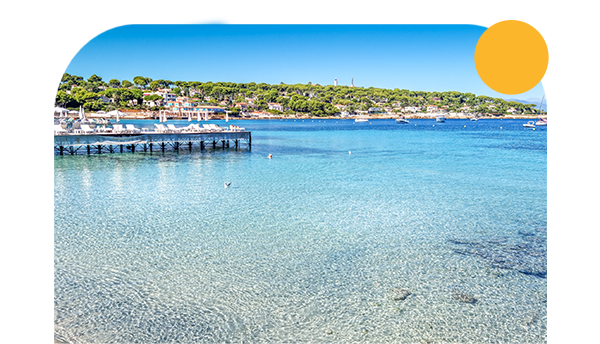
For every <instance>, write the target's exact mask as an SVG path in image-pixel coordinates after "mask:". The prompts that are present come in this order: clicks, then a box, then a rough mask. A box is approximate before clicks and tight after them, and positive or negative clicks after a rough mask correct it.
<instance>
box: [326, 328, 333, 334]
mask: <svg viewBox="0 0 600 344" xmlns="http://www.w3.org/2000/svg"><path fill="white" fill-rule="evenodd" d="M325 333H326V334H333V331H332V330H331V329H330V328H326V329H325Z"/></svg>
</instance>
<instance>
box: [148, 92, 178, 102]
mask: <svg viewBox="0 0 600 344" xmlns="http://www.w3.org/2000/svg"><path fill="white" fill-rule="evenodd" d="M151 94H156V95H158V96H161V97H162V98H163V99H164V101H166V102H174V101H175V100H176V99H177V96H176V95H175V94H173V93H171V92H168V91H161V90H159V91H156V92H153V93H150V95H151Z"/></svg>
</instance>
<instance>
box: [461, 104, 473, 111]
mask: <svg viewBox="0 0 600 344" xmlns="http://www.w3.org/2000/svg"><path fill="white" fill-rule="evenodd" d="M460 109H461V110H462V111H463V112H464V111H467V112H468V111H469V110H471V107H470V106H467V105H465V106H463V107H461V108H460Z"/></svg>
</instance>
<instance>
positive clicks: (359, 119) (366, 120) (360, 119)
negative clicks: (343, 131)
mask: <svg viewBox="0 0 600 344" xmlns="http://www.w3.org/2000/svg"><path fill="white" fill-rule="evenodd" d="M368 121H369V120H368V119H366V118H357V119H355V120H354V122H368Z"/></svg>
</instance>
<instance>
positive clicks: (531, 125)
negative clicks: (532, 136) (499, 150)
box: [523, 121, 535, 128]
mask: <svg viewBox="0 0 600 344" xmlns="http://www.w3.org/2000/svg"><path fill="white" fill-rule="evenodd" d="M523 126H524V127H525V128H535V123H534V122H533V121H529V122H527V123H525V124H523Z"/></svg>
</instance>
